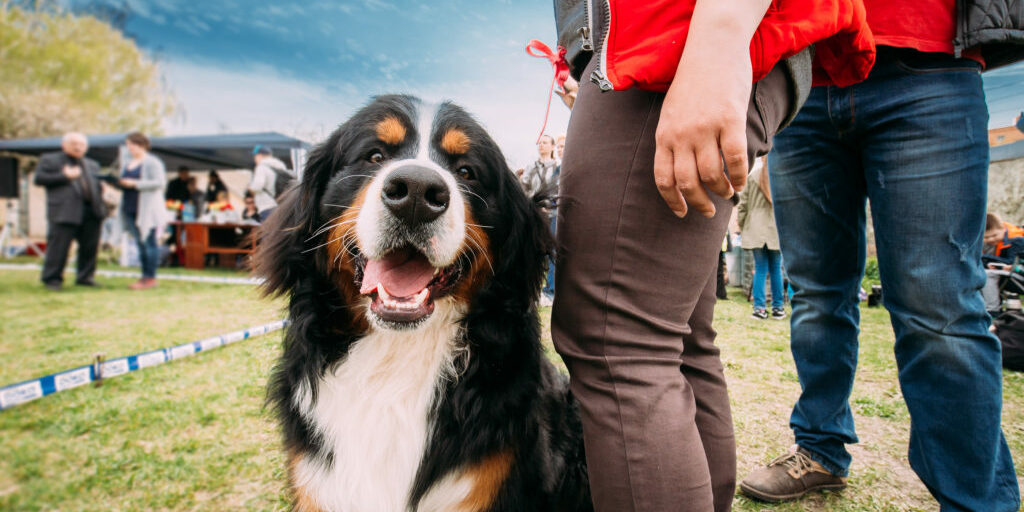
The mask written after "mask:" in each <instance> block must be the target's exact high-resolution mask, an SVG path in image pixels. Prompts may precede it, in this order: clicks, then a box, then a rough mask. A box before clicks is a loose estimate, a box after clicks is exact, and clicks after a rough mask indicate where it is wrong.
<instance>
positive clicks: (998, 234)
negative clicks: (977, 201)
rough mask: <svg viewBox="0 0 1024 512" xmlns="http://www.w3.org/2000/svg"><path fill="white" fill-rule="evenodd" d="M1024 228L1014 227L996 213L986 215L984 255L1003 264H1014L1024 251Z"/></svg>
mask: <svg viewBox="0 0 1024 512" xmlns="http://www.w3.org/2000/svg"><path fill="white" fill-rule="evenodd" d="M1022 238H1024V228H1021V227H1020V226H1014V225H1013V224H1011V223H1009V222H1005V221H1003V219H1002V218H1001V217H1000V216H999V214H996V213H989V214H987V215H985V238H984V241H985V250H984V253H985V254H986V255H988V256H990V257H991V259H998V260H1000V261H1001V262H1003V263H1012V262H1013V258H1014V257H1016V256H1018V255H1020V254H1021V252H1022V251H1024V249H1022V248H1021V246H1022V245H1024V239H1022Z"/></svg>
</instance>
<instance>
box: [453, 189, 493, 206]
mask: <svg viewBox="0 0 1024 512" xmlns="http://www.w3.org/2000/svg"><path fill="white" fill-rule="evenodd" d="M457 188H458V189H459V191H460V192H462V193H464V194H469V195H471V196H475V197H478V198H479V199H480V200H481V201H483V202H484V203H487V200H486V199H484V197H483V196H481V195H480V194H477V193H476V192H473V191H472V190H470V189H469V187H467V186H465V185H458V186H457Z"/></svg>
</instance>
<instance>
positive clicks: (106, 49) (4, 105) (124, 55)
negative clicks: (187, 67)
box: [0, 0, 174, 138]
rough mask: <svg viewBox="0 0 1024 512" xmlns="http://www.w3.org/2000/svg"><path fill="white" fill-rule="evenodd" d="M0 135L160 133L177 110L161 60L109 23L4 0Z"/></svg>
mask: <svg viewBox="0 0 1024 512" xmlns="http://www.w3.org/2000/svg"><path fill="white" fill-rule="evenodd" d="M0 63H3V64H2V65H0V138H20V137H45V136H53V135H60V134H61V133H63V132H66V131H70V130H74V131H82V132H86V133H114V132H128V131H136V130H138V131H142V132H145V133H155V132H159V130H160V123H161V121H162V120H163V119H164V118H165V117H166V116H167V115H169V114H170V113H171V112H172V111H173V110H174V100H173V98H172V96H171V95H170V94H169V93H168V92H167V90H166V88H165V87H164V85H163V84H162V82H161V80H160V74H159V69H158V67H157V65H156V63H154V62H153V60H151V59H150V58H148V57H147V56H146V55H145V54H143V53H142V51H140V50H139V48H138V47H137V46H136V45H135V43H134V42H133V41H131V40H129V39H127V38H125V37H124V35H123V34H122V33H121V32H120V31H118V30H117V29H115V28H113V27H111V26H110V25H109V24H107V23H105V22H103V21H101V20H99V19H97V18H95V17H93V16H87V15H74V14H72V13H69V12H67V11H64V10H62V9H60V8H58V7H55V6H53V5H49V4H47V5H45V6H42V7H41V6H40V5H38V3H37V5H36V6H35V7H34V8H23V7H18V6H12V5H10V3H9V1H8V0H0Z"/></svg>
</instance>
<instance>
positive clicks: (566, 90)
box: [555, 76, 580, 110]
mask: <svg viewBox="0 0 1024 512" xmlns="http://www.w3.org/2000/svg"><path fill="white" fill-rule="evenodd" d="M579 91H580V83H579V82H577V81H576V80H575V79H574V78H573V77H571V76H570V77H569V78H566V79H565V83H564V84H562V89H561V90H559V89H555V94H557V95H558V97H559V98H562V103H565V106H567V107H569V110H572V106H573V104H574V103H576V94H577V93H578V92H579Z"/></svg>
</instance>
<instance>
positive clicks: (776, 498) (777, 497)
mask: <svg viewBox="0 0 1024 512" xmlns="http://www.w3.org/2000/svg"><path fill="white" fill-rule="evenodd" d="M843 489H846V484H822V485H817V486H814V487H809V488H807V489H804V490H803V491H801V492H797V493H793V494H768V493H764V492H761V491H758V490H757V489H754V488H753V487H749V486H747V484H745V483H742V482H740V491H742V492H743V494H744V495H746V496H748V497H751V498H754V499H757V500H761V501H765V502H768V503H782V502H784V501H793V500H795V499H797V498H800V497H802V496H803V495H805V494H807V493H809V492H816V491H841V490H843Z"/></svg>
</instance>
